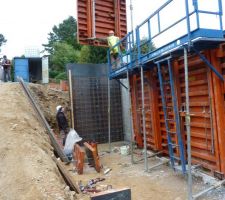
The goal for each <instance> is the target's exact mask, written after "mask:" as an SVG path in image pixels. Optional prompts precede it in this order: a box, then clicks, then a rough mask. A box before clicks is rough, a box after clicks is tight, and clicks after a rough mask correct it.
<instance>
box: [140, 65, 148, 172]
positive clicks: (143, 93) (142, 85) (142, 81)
mask: <svg viewBox="0 0 225 200" xmlns="http://www.w3.org/2000/svg"><path fill="white" fill-rule="evenodd" d="M141 96H142V121H143V122H142V126H143V136H144V159H145V171H148V160H147V159H148V158H147V141H146V140H147V138H146V127H145V91H144V72H143V66H141Z"/></svg>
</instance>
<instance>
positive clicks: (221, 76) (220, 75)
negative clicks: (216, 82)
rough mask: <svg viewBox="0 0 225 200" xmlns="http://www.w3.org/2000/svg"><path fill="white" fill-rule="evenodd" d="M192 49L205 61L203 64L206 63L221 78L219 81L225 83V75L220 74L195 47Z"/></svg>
mask: <svg viewBox="0 0 225 200" xmlns="http://www.w3.org/2000/svg"><path fill="white" fill-rule="evenodd" d="M192 49H193V50H194V52H195V53H196V54H197V55H198V56H199V57H200V58H201V59H202V60H203V62H205V63H206V64H207V65H208V67H209V68H210V69H211V70H212V71H213V72H214V73H215V74H216V75H217V76H218V77H219V79H221V80H222V81H224V78H223V75H222V74H220V73H219V72H218V71H217V70H216V68H215V67H214V66H213V65H212V64H211V63H210V62H209V61H208V60H207V58H206V57H205V56H204V55H202V54H201V53H200V52H199V51H198V50H197V49H195V48H194V47H192Z"/></svg>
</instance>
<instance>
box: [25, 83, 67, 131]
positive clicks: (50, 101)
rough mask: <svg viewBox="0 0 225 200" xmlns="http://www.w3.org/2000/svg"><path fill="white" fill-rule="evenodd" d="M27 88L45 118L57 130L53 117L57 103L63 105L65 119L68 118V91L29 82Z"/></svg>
mask: <svg viewBox="0 0 225 200" xmlns="http://www.w3.org/2000/svg"><path fill="white" fill-rule="evenodd" d="M29 88H30V90H31V93H32V95H33V97H34V99H35V101H36V102H37V103H38V105H39V107H40V108H41V110H42V112H43V114H44V116H45V118H46V120H47V121H48V123H49V125H50V126H51V127H52V128H53V129H54V130H58V127H57V124H56V117H55V116H56V106H57V105H62V106H64V107H65V111H66V115H67V119H70V112H69V111H70V106H69V94H68V92H64V91H60V90H54V89H51V88H49V86H48V85H39V84H29ZM69 123H70V122H69Z"/></svg>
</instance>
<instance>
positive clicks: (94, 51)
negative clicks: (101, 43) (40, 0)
mask: <svg viewBox="0 0 225 200" xmlns="http://www.w3.org/2000/svg"><path fill="white" fill-rule="evenodd" d="M78 61H79V63H106V62H107V48H104V47H95V46H86V45H83V46H82V48H81V51H80V57H79V60H78Z"/></svg>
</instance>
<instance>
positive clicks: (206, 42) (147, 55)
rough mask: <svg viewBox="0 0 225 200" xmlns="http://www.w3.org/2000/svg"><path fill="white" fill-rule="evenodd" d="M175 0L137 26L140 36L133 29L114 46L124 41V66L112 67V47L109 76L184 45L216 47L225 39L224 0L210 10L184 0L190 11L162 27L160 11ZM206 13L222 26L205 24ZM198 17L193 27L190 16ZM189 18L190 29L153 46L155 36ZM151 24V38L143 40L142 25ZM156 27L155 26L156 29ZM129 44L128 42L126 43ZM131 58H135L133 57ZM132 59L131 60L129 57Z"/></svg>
mask: <svg viewBox="0 0 225 200" xmlns="http://www.w3.org/2000/svg"><path fill="white" fill-rule="evenodd" d="M174 1H175V0H168V1H167V2H166V3H165V4H163V5H162V6H161V7H160V8H159V9H157V10H156V11H155V12H154V13H153V14H152V15H150V16H149V17H148V18H147V19H146V20H145V21H144V22H142V23H141V24H140V25H138V26H137V27H136V29H135V32H136V37H135V38H134V33H133V31H131V32H129V33H128V34H127V35H126V36H125V37H124V38H122V39H121V40H120V41H119V42H118V43H117V44H116V45H115V46H114V47H116V46H121V45H123V47H124V49H125V53H124V52H122V51H120V53H119V58H120V61H121V66H120V67H118V68H117V69H112V66H113V63H111V61H110V50H109V51H108V66H109V77H110V79H114V78H120V77H123V75H125V74H126V70H130V71H132V70H133V69H134V68H137V67H138V66H139V67H140V66H141V65H145V64H146V63H150V62H153V61H154V60H155V59H157V58H159V59H160V58H162V57H163V56H166V55H168V54H171V53H173V54H174V53H177V52H183V47H184V46H189V48H190V47H192V46H193V47H195V49H197V50H198V51H200V50H203V49H206V48H212V46H215V45H218V44H219V43H221V42H224V32H223V25H222V24H223V23H222V14H223V12H222V0H214V1H217V2H218V11H217V12H215V11H206V10H200V9H199V4H198V0H183V1H184V3H185V8H186V11H185V12H186V13H185V16H184V17H182V18H180V19H179V20H177V21H175V22H174V23H172V24H170V25H168V26H167V27H164V28H163V27H161V23H160V19H161V17H160V13H161V12H162V11H163V10H164V9H166V8H167V6H169V5H170V4H171V3H173V2H174ZM190 1H192V6H193V11H191V12H189V2H190ZM201 14H204V15H207V16H217V20H218V24H219V28H217V29H212V28H202V27H201V20H200V15H201ZM155 16H157V18H158V27H157V28H158V32H157V33H156V34H154V35H153V34H152V28H151V20H152V19H153V18H154V17H155ZM191 17H192V18H193V17H194V18H195V20H194V22H195V23H196V28H195V29H193V30H192V29H191V22H190V18H191ZM182 22H186V30H187V31H186V33H185V34H184V35H183V36H181V37H179V38H177V39H175V40H173V41H170V42H168V43H165V44H164V45H163V46H160V47H159V48H155V49H152V48H151V44H153V40H154V39H156V38H157V37H159V36H160V35H162V34H163V33H166V31H168V30H171V29H172V28H174V27H175V26H176V25H178V24H180V23H182ZM146 24H147V26H148V28H147V29H148V32H147V39H146V40H145V41H144V42H143V41H142V38H141V28H142V27H143V26H144V25H146ZM154 30H155V29H154ZM124 44H125V45H124ZM146 45H147V46H148V47H149V49H148V51H147V52H146V51H145V52H144V53H142V48H143V46H145V47H146ZM124 57H127V58H128V60H127V61H128V62H124V60H123V59H124ZM130 58H131V59H130ZM129 59H130V60H129Z"/></svg>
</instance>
